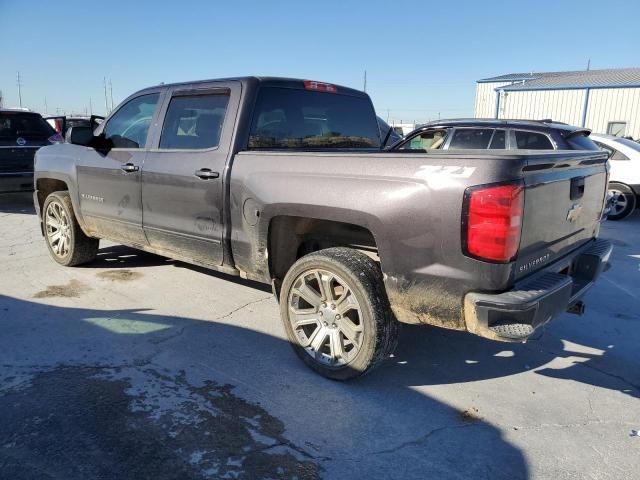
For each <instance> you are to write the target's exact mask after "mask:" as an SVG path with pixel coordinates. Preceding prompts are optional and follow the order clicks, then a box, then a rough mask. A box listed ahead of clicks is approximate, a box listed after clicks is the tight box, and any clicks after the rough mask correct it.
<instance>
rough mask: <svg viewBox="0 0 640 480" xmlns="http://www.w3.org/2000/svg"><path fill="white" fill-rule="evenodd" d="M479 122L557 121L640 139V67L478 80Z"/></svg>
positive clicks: (519, 75)
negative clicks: (508, 120) (503, 120)
mask: <svg viewBox="0 0 640 480" xmlns="http://www.w3.org/2000/svg"><path fill="white" fill-rule="evenodd" d="M475 116H476V118H519V119H533V120H541V119H547V118H550V119H553V120H557V121H560V122H565V123H569V124H571V125H578V126H582V127H587V128H590V129H591V130H593V131H594V132H597V133H608V134H611V135H617V136H631V137H633V138H634V139H638V138H640V68H620V69H608V70H583V71H576V72H544V73H511V74H508V75H501V76H499V77H491V78H485V79H482V80H478V81H477V86H476V104H475Z"/></svg>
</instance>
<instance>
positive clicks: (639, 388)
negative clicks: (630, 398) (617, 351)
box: [524, 345, 640, 392]
mask: <svg viewBox="0 0 640 480" xmlns="http://www.w3.org/2000/svg"><path fill="white" fill-rule="evenodd" d="M524 348H525V349H527V350H529V351H530V352H533V353H537V352H542V353H546V354H547V355H550V356H552V357H554V358H563V357H565V355H566V354H565V353H563V352H554V351H552V350H547V349H545V348H542V347H541V346H539V349H534V348H531V347H529V346H526V345H525V347H524ZM591 362H592V360H588V361H586V362H574V364H573V365H575V366H580V367H584V368H588V369H590V370H593V371H594V372H598V373H601V374H603V375H606V376H608V377H611V378H615V379H617V380H619V381H621V382H622V383H625V384H626V385H628V386H630V387H631V388H633V389H634V390H637V391H638V392H640V385H636V384H635V383H633V382H632V381H631V380H629V379H627V378H625V377H623V376H622V375H618V374H615V373H612V372H608V371H607V370H604V369H602V368H598V367H597V366H595V365H593V364H592V363H591Z"/></svg>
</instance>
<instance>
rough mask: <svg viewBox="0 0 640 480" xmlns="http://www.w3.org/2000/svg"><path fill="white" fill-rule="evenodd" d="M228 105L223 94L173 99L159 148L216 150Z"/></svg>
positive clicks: (225, 95)
mask: <svg viewBox="0 0 640 480" xmlns="http://www.w3.org/2000/svg"><path fill="white" fill-rule="evenodd" d="M228 103H229V95H228V94H227V93H224V94H206V95H185V96H176V97H173V98H172V99H171V101H170V102H169V107H168V108H167V114H166V116H165V119H164V124H163V126H162V134H161V136H160V148H161V149H167V150H173V149H178V150H203V149H207V148H213V147H217V146H218V145H219V144H220V133H221V132H222V123H223V121H224V116H225V113H226V111H227V105H228Z"/></svg>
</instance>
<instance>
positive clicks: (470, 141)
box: [449, 128, 493, 150]
mask: <svg viewBox="0 0 640 480" xmlns="http://www.w3.org/2000/svg"><path fill="white" fill-rule="evenodd" d="M492 135H493V129H491V128H460V129H456V130H455V131H454V132H453V138H452V139H451V143H450V144H449V150H454V149H486V148H488V147H489V141H490V140H491V136H492Z"/></svg>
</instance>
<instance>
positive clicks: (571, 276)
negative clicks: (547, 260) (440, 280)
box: [464, 239, 613, 341]
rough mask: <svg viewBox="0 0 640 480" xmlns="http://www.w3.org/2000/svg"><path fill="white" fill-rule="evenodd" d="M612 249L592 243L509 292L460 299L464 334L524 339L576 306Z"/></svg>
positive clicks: (605, 243) (603, 242)
mask: <svg viewBox="0 0 640 480" xmlns="http://www.w3.org/2000/svg"><path fill="white" fill-rule="evenodd" d="M612 250H613V246H612V244H611V242H609V241H608V240H600V239H598V240H595V241H592V242H589V243H588V244H587V245H585V246H583V247H582V248H580V249H578V250H577V251H576V252H574V253H573V254H571V255H569V256H568V257H567V258H565V259H563V260H561V261H560V262H558V263H556V264H554V265H553V266H551V267H549V268H548V269H545V270H543V271H541V272H538V273H536V274H535V275H533V276H532V277H530V278H527V279H525V280H523V281H522V282H520V283H517V284H516V285H515V287H514V289H513V290H510V291H508V292H504V293H499V294H491V293H476V292H471V293H468V294H467V295H466V296H465V299H464V315H465V322H466V326H467V330H468V331H470V332H472V333H475V334H476V335H480V336H482V337H487V338H491V339H494V340H503V341H523V340H526V339H527V338H528V337H529V336H530V335H531V334H532V333H533V332H534V331H535V329H536V328H537V327H539V326H540V325H544V324H545V323H547V322H549V321H550V320H552V319H553V318H554V317H555V316H557V315H558V314H560V313H562V312H564V311H565V310H567V309H568V308H569V307H571V306H572V305H574V304H576V303H577V302H578V301H579V300H580V298H582V296H583V295H584V294H585V293H586V291H587V290H589V288H591V286H592V285H593V283H594V282H595V280H596V278H598V276H599V275H600V274H601V273H602V272H603V271H604V270H605V268H606V266H607V264H608V261H609V257H610V256H611V252H612Z"/></svg>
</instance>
